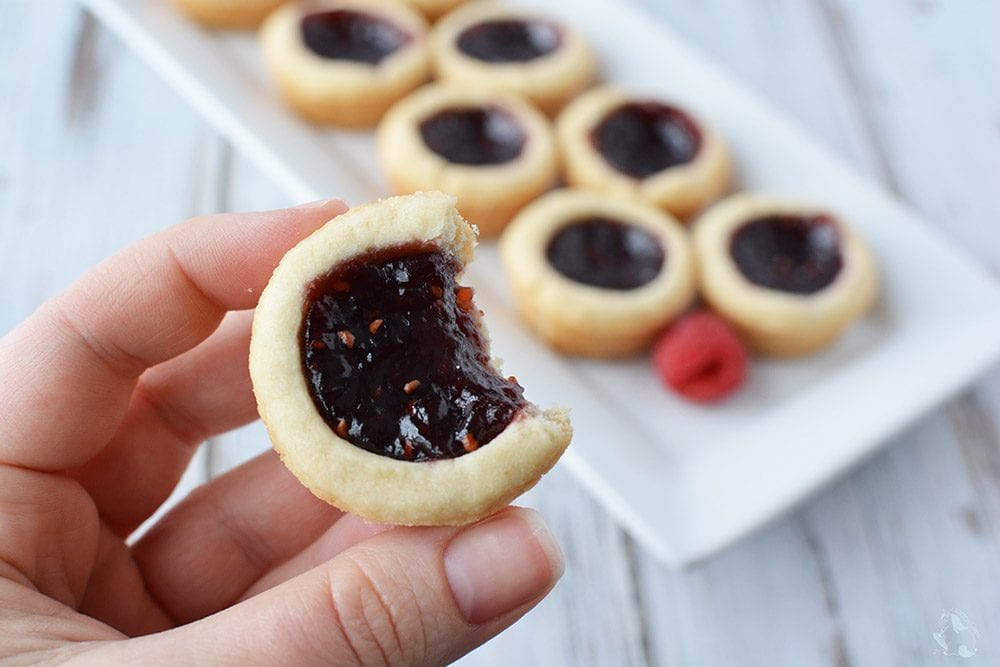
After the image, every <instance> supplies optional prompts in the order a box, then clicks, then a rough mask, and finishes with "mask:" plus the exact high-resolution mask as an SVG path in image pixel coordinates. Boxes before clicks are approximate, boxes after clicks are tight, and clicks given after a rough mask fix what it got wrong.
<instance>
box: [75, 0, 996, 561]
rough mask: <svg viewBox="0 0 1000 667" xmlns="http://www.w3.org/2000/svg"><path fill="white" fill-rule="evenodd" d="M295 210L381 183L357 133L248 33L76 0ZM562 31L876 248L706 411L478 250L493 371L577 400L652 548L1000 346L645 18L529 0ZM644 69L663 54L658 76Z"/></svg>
mask: <svg viewBox="0 0 1000 667" xmlns="http://www.w3.org/2000/svg"><path fill="white" fill-rule="evenodd" d="M84 1H85V3H86V4H87V5H88V6H89V7H90V8H91V10H92V11H93V12H94V13H95V14H96V15H97V16H99V17H100V18H101V19H103V20H104V21H105V22H106V23H107V25H108V26H109V27H111V28H112V29H113V30H114V31H115V32H117V33H118V34H119V35H120V36H121V37H122V38H123V39H124V40H125V41H126V42H127V43H128V44H130V45H131V46H132V47H133V48H134V49H135V50H136V51H137V52H138V53H139V54H140V55H141V56H142V57H143V58H145V59H146V60H147V61H148V62H149V63H150V64H151V65H152V66H153V67H154V68H155V69H156V70H157V71H159V72H160V73H161V74H162V75H163V76H164V77H165V78H166V79H167V80H168V81H170V82H171V83H172V84H173V85H174V86H176V87H177V89H178V90H179V91H180V92H181V93H182V94H183V95H184V96H186V97H187V98H188V99H189V100H190V101H191V103H192V104H194V105H195V106H196V107H197V108H198V109H200V110H201V111H202V112H204V113H205V114H206V115H207V116H208V118H209V119H210V120H211V121H212V122H213V123H214V124H215V125H216V126H217V127H218V129H219V130H220V131H221V132H223V133H224V134H225V135H226V136H227V137H229V138H230V139H231V140H232V141H233V142H234V143H235V144H236V145H237V146H238V147H239V148H240V149H241V150H242V151H244V152H245V153H246V154H247V155H248V156H249V157H251V158H252V159H254V160H255V161H256V162H257V163H258V164H259V166H260V167H261V168H262V169H263V170H264V171H265V172H266V173H268V174H270V175H271V176H272V177H273V178H274V180H275V182H276V184H277V185H279V186H280V187H281V188H282V189H283V190H284V191H285V192H287V194H288V195H289V197H290V198H291V199H292V200H294V201H307V200H311V199H319V198H323V197H327V196H331V195H337V196H342V197H344V198H345V199H347V200H348V201H349V202H351V203H360V202H363V201H367V200H371V199H375V198H377V197H379V196H382V195H385V194H387V193H388V187H387V185H386V182H385V180H384V179H383V177H382V174H381V172H380V170H379V166H378V163H377V160H376V155H375V150H374V143H373V141H372V138H371V135H370V134H368V133H356V132H355V133H351V132H341V131H335V130H318V129H315V128H313V127H311V126H309V125H307V124H305V123H302V122H300V121H299V120H298V119H297V118H295V116H293V115H292V114H291V113H290V112H289V111H287V110H286V109H285V107H284V106H283V105H282V103H281V102H280V100H279V99H278V98H277V95H276V93H275V91H274V88H273V86H272V84H271V82H270V81H269V80H268V78H267V76H266V74H265V72H264V70H263V67H262V65H261V62H260V58H259V55H258V53H257V49H256V43H255V40H254V39H253V37H252V36H249V35H239V34H219V33H210V32H206V31H204V30H201V29H200V28H198V27H197V26H194V25H193V24H191V23H189V22H187V21H186V20H185V19H184V18H182V17H180V16H178V15H177V14H176V13H175V12H174V11H173V10H172V8H171V7H170V6H169V5H168V3H167V2H166V1H165V0H84ZM531 4H532V5H533V6H535V7H537V8H538V9H539V10H542V11H544V12H548V13H550V14H552V15H554V16H556V17H559V18H561V19H563V20H565V21H567V22H569V23H573V24H576V25H578V26H579V27H580V28H581V29H583V30H584V31H585V32H586V33H587V34H588V35H589V36H590V37H591V39H592V40H593V42H594V43H595V45H596V48H597V49H598V51H599V56H600V59H601V62H602V65H603V69H604V73H605V77H606V78H607V79H608V80H610V81H615V82H617V83H619V84H621V85H623V86H626V87H628V88H631V89H634V90H638V91H643V92H648V93H652V94H658V95H662V96H664V97H667V98H671V99H675V100H677V101H679V102H680V103H682V104H683V105H686V106H688V107H689V108H691V109H692V110H694V111H695V112H696V113H698V114H701V115H703V116H704V117H705V118H707V119H709V120H710V121H712V122H714V123H715V124H716V125H717V126H718V127H719V128H720V129H721V130H722V131H723V132H724V134H725V135H726V136H727V137H728V138H729V140H730V142H731V144H732V147H733V151H734V154H735V159H736V164H737V168H738V173H739V180H740V185H741V186H742V187H745V188H752V189H761V190H766V191H769V192H773V193H775V194H781V195H788V196H793V197H800V198H804V199H806V200H812V201H816V202H819V203H825V204H827V205H829V206H830V207H832V208H834V209H835V210H837V211H839V212H841V213H842V214H843V215H844V216H845V217H846V218H847V219H848V220H850V221H851V222H852V223H854V224H855V226H856V227H857V228H859V229H860V230H861V231H862V233H863V234H864V235H865V237H867V238H868V239H869V241H870V242H871V244H872V246H873V247H874V249H875V252H876V254H877V255H878V258H879V264H880V268H881V271H882V276H883V298H882V300H881V304H880V306H879V308H878V309H877V310H876V312H874V313H873V314H872V315H870V316H869V317H868V318H866V319H865V320H864V321H863V322H862V323H860V324H859V325H858V326H856V327H854V328H853V329H852V330H851V331H850V332H849V333H848V335H846V336H845V337H844V338H843V339H842V340H841V341H840V342H839V343H837V344H836V345H835V346H834V347H833V348H831V349H829V350H827V351H825V352H824V353H822V354H820V355H818V356H815V357H813V358H810V359H806V360H801V361H794V362H770V361H757V362H754V364H753V368H752V372H751V379H750V381H749V384H748V386H747V387H746V388H745V389H744V390H743V391H742V392H741V393H740V394H739V395H738V396H736V397H735V399H734V400H732V401H730V402H729V403H726V404H725V405H722V406H718V407H710V408H703V407H697V406H693V405H691V404H688V403H685V402H683V401H681V400H679V399H677V398H676V397H674V396H673V395H671V394H670V393H669V392H667V391H665V390H664V389H663V388H661V387H660V386H659V383H658V381H657V380H656V378H655V377H654V375H653V374H652V372H651V370H650V368H649V365H648V362H647V361H646V360H645V359H637V360H635V361H631V362H624V363H622V362H616V363H602V362H591V361H578V360H571V359H567V358H564V357H561V356H558V355H556V354H553V353H552V352H550V351H549V350H548V349H546V348H545V347H543V346H542V345H540V344H539V343H538V342H537V341H535V340H534V339H533V338H532V337H531V336H530V335H528V334H527V333H526V332H525V331H524V330H523V329H522V328H521V326H520V325H519V323H518V321H517V319H516V317H515V315H514V312H513V308H512V304H511V301H510V297H509V293H508V290H507V289H506V285H505V284H504V282H503V276H502V272H501V269H500V265H499V262H498V259H497V256H496V251H495V248H494V247H493V244H492V243H483V244H482V246H481V247H480V252H479V258H478V259H477V261H476V262H474V264H473V265H472V267H470V270H469V280H470V282H471V283H472V284H474V285H475V286H476V288H477V291H478V294H479V297H478V299H479V302H480V304H481V305H482V307H483V308H484V309H485V310H486V312H487V316H488V319H489V323H490V330H491V333H492V336H493V344H494V350H495V352H496V353H497V355H498V356H500V357H501V358H503V359H504V360H505V369H506V370H507V371H508V372H510V373H512V374H514V375H516V376H517V377H518V378H519V379H520V380H521V382H522V383H523V384H524V386H526V387H527V388H528V393H529V398H531V399H532V400H533V401H535V402H536V403H539V404H541V405H550V404H560V405H566V406H569V407H570V408H572V410H573V423H574V426H575V430H576V435H575V437H574V440H573V445H572V446H571V447H570V449H569V451H568V453H567V454H566V456H565V458H564V461H565V463H566V465H568V466H569V468H570V469H571V470H572V471H573V472H574V473H576V475H577V476H578V477H579V479H580V480H582V482H583V483H584V484H585V485H586V486H587V487H588V488H589V489H590V490H591V491H592V492H593V493H594V495H595V496H596V497H597V498H599V499H600V500H601V501H602V502H603V503H604V504H605V506H606V507H607V509H608V510H609V511H610V512H612V513H613V514H614V515H615V516H616V517H618V519H619V520H620V521H621V522H622V523H623V524H624V525H625V526H626V527H627V528H628V529H629V530H630V531H631V532H632V533H633V534H634V535H635V536H636V537H637V538H638V539H640V540H641V541H642V542H643V544H645V545H646V546H647V547H648V548H649V549H650V550H651V551H652V552H654V553H655V554H657V555H658V556H659V557H660V558H662V559H663V560H664V561H666V562H668V563H671V564H683V563H686V562H690V561H692V560H695V559H698V558H701V557H704V556H705V555H707V554H709V553H711V552H713V551H715V550H717V549H719V548H721V547H722V546H724V545H726V544H727V543H729V542H731V541H732V540H734V539H736V538H737V537H739V536H740V535H743V534H745V533H747V532H748V531H750V530H751V529H752V528H754V527H755V526H758V525H760V524H761V523H763V522H764V521H766V520H768V519H769V518H771V517H773V516H774V515H776V514H777V513H779V512H780V511H782V510H784V509H786V508H788V507H789V506H791V505H792V504H793V503H795V502H796V501H798V500H799V499H801V498H802V497H803V496H805V495H806V494H807V493H809V492H810V491H812V490H813V489H815V488H817V487H818V486H819V485H820V484H822V483H824V482H825V481H827V480H829V479H830V478H831V477H833V476H834V475H836V474H837V473H839V472H841V471H843V470H845V469H846V468H848V467H849V466H850V465H852V464H853V463H854V462H856V461H858V460H859V459H861V458H862V457H864V456H865V455H867V454H869V453H871V452H872V451H873V450H874V449H875V448H876V447H877V446H878V445H879V444H880V443H882V442H884V441H885V440H886V438H888V437H889V436H890V435H891V434H892V433H894V432H896V431H898V430H899V429H901V428H902V427H903V426H905V425H906V424H908V423H910V422H911V421H912V420H914V419H915V418H916V417H917V416H918V415H920V414H921V413H922V412H924V411H926V410H927V409H929V408H930V407H931V406H933V405H935V404H936V403H938V402H940V401H942V400H943V399H944V398H946V397H948V396H949V395H951V394H953V393H954V392H956V391H957V390H958V389H959V388H960V387H961V386H963V385H964V384H966V383H968V382H969V381H970V380H971V379H972V378H973V377H975V376H976V375H977V374H978V373H980V372H982V371H984V370H985V369H986V368H987V367H988V366H989V365H990V364H991V363H993V362H994V361H995V360H996V359H997V357H998V356H1000V289H998V286H997V285H996V284H995V283H994V282H993V281H992V280H991V279H990V278H989V277H988V276H987V275H986V274H985V273H984V272H982V271H981V270H980V269H978V268H977V267H976V266H974V265H973V264H972V263H970V261H969V260H968V259H967V258H965V257H963V256H962V255H961V254H959V253H958V252H956V251H955V250H954V249H953V248H952V247H951V246H950V245H949V244H948V243H947V242H945V241H944V240H942V239H941V238H940V237H939V236H938V235H937V234H936V233H935V232H934V231H932V230H931V229H930V228H929V227H928V226H927V225H925V224H923V223H922V222H920V221H919V220H917V219H915V218H914V217H913V215H912V214H910V213H909V212H908V211H906V210H904V208H902V207H901V206H900V205H899V204H898V203H896V202H895V201H894V200H893V199H892V198H891V197H889V196H887V195H886V194H884V193H883V192H881V191H880V190H878V189H877V188H875V187H873V186H872V185H871V184H869V183H867V182H865V181H864V180H862V179H860V178H859V177H857V176H856V175H855V174H853V173H852V171H851V170H850V169H849V168H847V167H846V166H845V165H844V164H842V163H841V162H840V161H838V160H837V159H835V158H834V157H832V156H831V155H830V154H829V153H828V152H827V151H826V150H824V149H823V148H821V147H820V146H818V145H817V144H816V143H815V142H814V141H812V140H811V139H810V138H809V137H807V136H805V135H804V134H803V133H802V132H800V131H799V130H798V129H796V128H795V127H794V126H792V125H791V124H790V123H789V122H788V121H787V120H786V119H784V118H783V117H782V116H781V115H780V114H778V113H776V112H775V111H774V110H773V109H771V108H770V107H769V106H768V105H767V104H766V103H765V102H763V101H762V100H761V99H759V98H758V97H757V96H756V95H754V94H753V93H751V92H749V91H747V90H746V89H745V88H744V87H743V86H742V85H740V84H739V83H737V82H735V81H733V80H732V79H731V78H729V77H728V76H726V75H725V74H723V73H722V72H720V71H719V70H718V69H716V68H715V67H714V66H713V65H711V64H709V63H708V62H706V61H705V60H704V59H703V58H702V57H701V56H699V55H698V54H697V53H695V52H694V51H692V50H691V49H690V48H689V47H688V46H686V45H685V44H683V43H682V42H681V41H679V40H678V39H677V38H675V37H674V36H673V35H671V34H670V33H668V32H666V31H665V30H664V29H663V28H662V27H660V26H659V25H657V23H656V22H655V21H654V20H651V19H649V18H648V17H645V16H643V15H642V14H641V13H640V12H639V11H637V10H635V9H634V8H632V7H631V6H630V5H628V4H624V3H622V4H618V3H615V4H614V5H613V11H609V10H610V9H612V6H609V5H610V3H608V2H607V1H606V0H574V2H572V3H567V2H565V1H564V0H534V2H532V3H531ZM655 63H671V68H670V71H671V76H670V77H663V76H662V73H661V71H660V69H659V68H658V67H657V66H656V65H655Z"/></svg>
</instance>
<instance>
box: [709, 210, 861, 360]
mask: <svg viewBox="0 0 1000 667" xmlns="http://www.w3.org/2000/svg"><path fill="white" fill-rule="evenodd" d="M825 212H826V211H825V210H824V209H823V208H822V207H819V206H816V205H812V204H806V203H801V202H795V201H790V200H785V199H779V198H775V197H772V196H769V195H765V194H761V193H741V194H738V195H734V196H732V197H729V198H728V199H726V200H724V201H722V202H720V203H718V204H716V205H715V206H714V207H712V208H711V209H709V210H708V211H706V212H705V214H704V215H703V216H702V217H701V218H699V219H698V220H697V221H696V222H695V223H694V225H693V227H692V234H693V242H694V248H695V252H696V254H697V257H698V266H699V270H700V279H701V285H702V294H703V296H704V297H705V299H706V300H707V301H708V302H709V303H710V304H711V305H712V307H713V308H715V309H716V310H717V311H718V312H719V313H720V314H721V315H723V316H724V317H725V318H727V319H728V320H730V321H731V322H732V323H733V324H735V325H736V326H737V327H738V328H739V329H740V330H741V331H742V333H743V334H744V336H745V337H746V339H747V341H748V342H749V343H750V345H751V346H752V347H753V348H754V349H755V350H756V351H758V352H760V353H762V354H765V355H769V356H775V357H797V356H803V355H807V354H811V353H813V352H816V351H818V350H820V349H822V348H823V347H826V346H827V345H829V344H831V343H832V342H833V341H834V340H835V339H836V338H837V337H839V336H840V334H841V333H843V331H844V330H845V329H846V328H847V327H848V326H850V325H851V323H852V322H854V321H855V320H856V319H858V318H859V317H860V316H861V315H863V314H864V313H865V312H866V311H868V310H869V309H870V308H871V306H872V305H873V304H874V302H875V299H876V297H877V295H878V283H879V281H878V273H877V270H876V267H875V261H874V258H873V256H872V254H871V251H870V250H869V249H868V246H867V244H866V243H865V242H864V240H863V239H862V238H861V237H860V236H859V235H858V234H857V232H855V231H854V230H853V229H851V228H850V227H849V226H848V225H847V224H845V223H844V222H843V221H842V220H841V219H840V218H837V217H836V216H834V219H835V220H836V221H837V231H838V235H839V239H840V253H841V260H842V262H843V264H842V267H841V269H840V272H839V273H838V274H837V277H836V278H835V279H834V281H833V282H832V283H831V284H830V285H829V286H827V287H825V288H824V289H822V290H820V291H818V292H815V293H813V294H804V295H803V294H793V293H790V292H785V291H782V290H776V289H769V288H767V287H762V286H760V285H756V284H754V283H752V282H750V281H749V280H747V278H746V277H745V276H744V275H743V274H742V273H741V272H740V270H739V268H738V267H737V265H736V263H735V261H734V260H733V258H732V254H731V253H730V249H729V248H730V242H731V239H732V235H733V232H734V231H735V230H736V229H737V228H739V227H740V226H741V225H742V224H743V223H746V222H749V221H750V220H754V219H758V218H762V217H765V216H771V215H814V214H822V213H825Z"/></svg>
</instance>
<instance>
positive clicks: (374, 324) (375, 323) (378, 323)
mask: <svg viewBox="0 0 1000 667" xmlns="http://www.w3.org/2000/svg"><path fill="white" fill-rule="evenodd" d="M381 326H382V320H372V321H371V324H369V325H368V331H369V332H371V333H373V334H374V333H375V332H376V331H378V330H379V328H381Z"/></svg>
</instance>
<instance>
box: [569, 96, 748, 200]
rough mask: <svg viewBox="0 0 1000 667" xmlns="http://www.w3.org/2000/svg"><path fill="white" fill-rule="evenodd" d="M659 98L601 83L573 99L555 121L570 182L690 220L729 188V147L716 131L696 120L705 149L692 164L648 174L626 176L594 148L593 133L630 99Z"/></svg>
mask: <svg viewBox="0 0 1000 667" xmlns="http://www.w3.org/2000/svg"><path fill="white" fill-rule="evenodd" d="M644 101H655V100H647V99H646V98H637V97H634V96H632V95H630V94H628V93H626V92H624V91H622V90H620V89H618V88H614V87H611V86H602V87H600V88H595V89H593V90H590V91H587V92H586V93H584V94H582V95H581V96H580V97H578V98H576V99H575V100H573V102H572V103H570V104H569V106H567V107H566V109H565V110H564V111H563V112H562V114H560V116H559V118H558V119H557V121H556V135H557V137H558V140H559V150H560V153H561V155H562V160H563V168H564V170H565V173H566V179H567V181H568V182H569V183H570V184H571V185H575V186H579V187H585V188H591V189H594V190H597V191H600V192H607V193H609V194H617V195H622V196H626V197H640V198H642V199H645V200H647V201H650V202H652V203H653V204H655V205H656V206H659V207H660V208H661V209H663V210H664V211H667V212H668V213H672V214H673V215H675V216H677V217H679V218H681V219H687V218H689V217H690V216H692V215H694V214H695V213H697V212H698V211H700V210H701V209H702V208H704V207H705V206H706V205H707V204H708V203H710V202H711V201H713V200H715V199H716V198H718V197H719V196H721V195H722V194H723V193H724V192H725V191H726V189H727V188H728V187H729V183H730V180H731V177H732V164H731V161H730V157H729V149H728V148H727V147H726V144H725V142H724V140H723V139H722V136H721V135H720V134H719V132H718V131H717V130H715V129H714V128H713V127H711V126H710V125H708V124H706V123H704V122H703V121H701V120H700V119H695V121H696V122H697V123H698V127H699V129H700V130H701V139H702V140H701V148H700V149H699V151H698V153H697V154H696V155H695V157H694V159H693V160H691V162H688V163H686V164H682V165H677V166H674V167H669V168H667V169H664V170H663V171H660V172H657V173H655V174H652V175H650V176H647V177H646V178H642V179H637V178H633V177H632V176H629V175H628V174H623V173H622V172H620V171H618V170H617V169H615V168H614V167H613V166H611V165H610V164H608V162H607V160H605V159H604V156H603V155H601V153H600V152H599V151H598V150H597V149H596V148H595V147H594V143H593V141H591V132H592V131H593V130H594V128H595V127H596V126H597V125H598V124H599V123H600V122H601V121H602V120H604V118H606V117H607V115H608V114H609V113H611V112H612V111H614V110H615V109H617V108H618V107H620V106H622V105H623V104H626V103H629V102H644Z"/></svg>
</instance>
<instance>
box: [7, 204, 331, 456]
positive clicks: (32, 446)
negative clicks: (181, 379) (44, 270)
mask: <svg viewBox="0 0 1000 667" xmlns="http://www.w3.org/2000/svg"><path fill="white" fill-rule="evenodd" d="M345 208H346V207H345V206H344V205H343V203H341V202H339V201H329V202H324V203H322V204H319V205H316V206H313V207H309V208H298V209H288V210H283V211H272V212H266V213H246V214H223V215H217V216H208V217H203V218H195V219H193V220H190V221H188V222H186V223H184V224H181V225H178V226H176V227H172V228H170V229H168V230H166V231H164V232H161V233H159V234H156V235H155V236H152V237H149V238H147V239H144V240H142V241H139V242H138V243H136V244H135V245H133V246H130V247H129V248H126V249H125V250H124V251H122V252H120V253H118V254H117V255H114V256H113V257H111V258H110V259H108V260H106V261H105V262H103V263H101V264H100V265H98V266H97V267H96V268H94V269H93V270H91V271H90V272H88V273H87V274H86V275H84V276H83V278H81V279H80V280H79V281H78V282H76V283H75V284H74V285H72V286H70V287H69V289H67V290H66V291H65V292H63V293H62V294H60V295H59V296H57V297H55V298H54V299H52V300H51V301H48V302H46V303H45V304H43V305H42V307H41V308H39V309H38V311H36V312H35V313H34V314H33V315H32V316H31V317H29V318H28V319H27V320H25V321H24V322H23V323H22V324H21V325H20V326H18V327H17V328H16V329H14V330H13V331H12V332H11V333H10V334H8V335H7V336H6V337H4V338H2V339H0V406H2V407H0V410H2V414H0V463H9V464H14V465H18V466H23V467H28V468H34V469H39V470H61V469H65V468H70V467H76V466H79V465H81V464H83V463H85V462H86V461H88V460H89V459H90V458H91V457H93V456H94V455H95V454H97V452H99V451H100V450H101V448H102V447H103V446H104V445H105V443H106V442H107V441H108V440H109V439H110V437H111V436H112V435H113V434H114V432H115V430H116V429H117V428H118V425H119V423H120V421H121V418H122V416H123V415H124V413H125V410H126V409H127V407H128V403H129V397H130V395H131V393H132V390H133V389H134V387H135V383H136V380H137V378H138V377H139V375H140V374H141V373H142V372H143V371H144V370H145V369H146V368H148V367H150V366H154V365H156V364H158V363H160V362H162V361H166V360H167V359H170V358H172V357H174V356H176V355H178V354H180V353H181V352H184V351H186V350H189V349H191V348H192V347H194V346H195V345H197V344H198V343H199V342H201V341H202V340H204V339H205V338H206V337H207V336H208V335H209V334H210V333H212V331H214V330H215V328H216V327H217V326H218V325H219V323H220V322H221V321H222V317H223V315H225V313H226V311H228V310H242V309H246V308H252V307H253V306H254V305H255V304H256V303H257V298H258V296H259V294H260V291H261V290H262V289H263V287H264V285H265V284H266V283H267V281H268V279H269V278H270V276H271V272H272V271H273V270H274V267H275V266H276V265H277V263H278V261H279V260H280V259H281V256H282V255H283V254H284V253H285V252H286V251H287V250H288V249H289V248H291V247H292V246H293V245H295V244H296V243H297V242H298V241H300V240H301V239H302V238H304V237H305V236H307V235H308V234H310V233H311V232H313V231H314V230H315V229H316V228H318V227H319V226H320V225H322V224H323V223H324V222H326V221H327V220H329V219H330V218H332V217H334V216H336V215H339V214H340V213H342V212H343V211H344V210H345Z"/></svg>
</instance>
